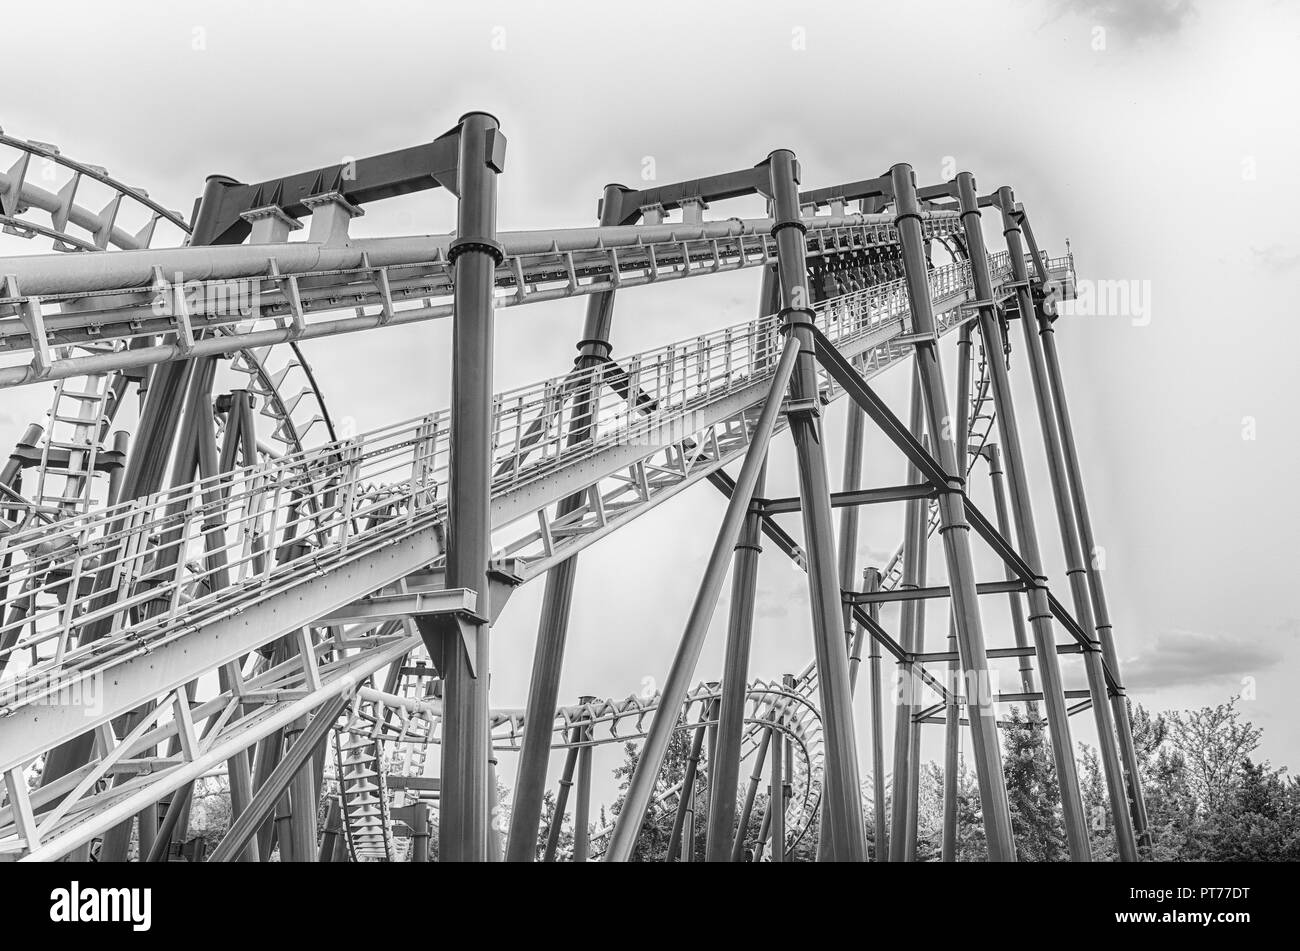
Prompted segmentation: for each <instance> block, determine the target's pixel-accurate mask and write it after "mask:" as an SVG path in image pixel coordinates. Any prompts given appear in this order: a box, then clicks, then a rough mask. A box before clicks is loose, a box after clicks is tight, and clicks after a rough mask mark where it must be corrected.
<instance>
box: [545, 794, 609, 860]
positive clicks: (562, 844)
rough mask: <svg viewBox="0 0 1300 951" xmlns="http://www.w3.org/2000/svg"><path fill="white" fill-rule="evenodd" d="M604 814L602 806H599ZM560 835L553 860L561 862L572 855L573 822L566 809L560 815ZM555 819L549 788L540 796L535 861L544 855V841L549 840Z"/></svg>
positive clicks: (553, 797)
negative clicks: (539, 817)
mask: <svg viewBox="0 0 1300 951" xmlns="http://www.w3.org/2000/svg"><path fill="white" fill-rule="evenodd" d="M601 813H602V815H603V814H604V807H603V806H602V807H601ZM560 818H561V821H560V835H559V838H558V840H557V841H556V845H555V861H557V862H562V861H564V860H565V859H566V858H569V859H571V858H572V857H573V822H572V820H571V819H570V817H569V814H568V812H567V811H566V812H565V814H564V815H563V816H561V817H560ZM554 821H555V794H554V793H552V792H551V791H550V790H549V789H548V790H547V791H546V794H545V795H544V796H542V821H541V824H540V825H539V827H538V835H537V861H539V862H540V861H542V859H543V858H545V856H546V843H547V842H549V841H550V840H551V823H553V822H554Z"/></svg>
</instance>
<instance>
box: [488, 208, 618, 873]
mask: <svg viewBox="0 0 1300 951" xmlns="http://www.w3.org/2000/svg"><path fill="white" fill-rule="evenodd" d="M623 191H624V188H623V186H621V185H606V186H605V195H604V199H603V201H602V202H601V206H600V208H601V210H600V223H601V225H602V226H605V225H614V224H617V223H618V221H619V215H620V213H621V202H620V201H619V199H620V197H621V195H622V193H623ZM613 319H614V291H613V290H608V291H601V292H600V293H598V294H593V295H591V297H590V298H588V300H587V316H586V322H585V324H584V326H583V334H582V341H581V342H580V343H579V344H578V357H577V359H576V360H575V361H574V367H575V369H576V370H577V371H579V372H581V371H584V370H588V371H589V370H594V369H595V368H596V367H599V366H601V365H602V364H604V362H605V361H606V360H607V359H608V357H609V350H610V347H609V334H610V327H611V325H612V323H613ZM599 403H600V394H599V392H596V391H595V389H594V387H593V388H579V389H578V391H577V394H576V395H575V397H574V406H573V412H572V416H571V417H570V420H571V422H570V427H569V444H570V445H571V446H575V445H578V444H580V443H581V442H582V441H583V440H585V439H587V438H588V436H589V435H590V433H591V430H592V426H593V423H594V421H595V420H594V413H595V411H596V409H597V408H598V406H599ZM585 499H586V493H583V492H580V493H577V494H575V495H571V496H569V497H568V498H566V499H563V500H562V501H561V502H560V504H559V506H558V507H557V512H556V516H557V518H558V517H563V516H565V515H568V514H569V513H571V512H573V511H575V510H576V509H577V508H579V507H580V506H581V505H582V504H583V502H584V501H585ZM577 571H578V556H577V555H576V554H575V555H573V556H572V557H570V558H566V559H564V560H563V561H561V562H559V563H558V564H556V565H554V566H552V567H551V569H550V570H549V571H547V573H546V588H545V590H544V591H543V593H542V610H541V615H540V617H539V619H538V625H537V647H536V648H535V649H534V654H533V672H532V678H531V680H530V681H529V684H528V707H527V711H526V713H525V716H524V737H523V741H522V743H521V748H520V752H519V767H518V771H517V773H516V779H515V796H514V802H513V804H512V808H511V810H510V833H509V836H508V838H507V842H506V861H509V862H531V861H533V859H534V857H535V856H536V854H537V829H538V825H539V824H540V822H541V818H542V797H543V796H544V795H545V792H546V768H547V765H548V764H549V762H550V758H551V726H552V721H553V720H554V718H555V709H556V703H557V701H558V699H559V691H560V673H561V670H562V669H563V666H564V648H565V643H566V641H567V640H568V634H569V614H570V608H571V606H572V604H573V586H574V583H575V581H576V580H577Z"/></svg>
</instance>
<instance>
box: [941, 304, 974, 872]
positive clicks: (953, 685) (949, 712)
mask: <svg viewBox="0 0 1300 951" xmlns="http://www.w3.org/2000/svg"><path fill="white" fill-rule="evenodd" d="M970 368H971V324H970V322H969V321H967V322H966V323H964V324H962V325H961V330H960V331H959V332H958V337H957V425H956V427H955V428H954V430H953V438H954V439H956V441H957V449H956V453H957V462H958V464H959V465H960V466H961V467H962V471H963V472H966V471H968V470H969V468H970V445H969V442H970V411H971V393H970V378H971V372H970ZM948 650H949V652H950V653H952V654H953V655H954V657H955V656H956V654H957V622H956V621H955V620H954V619H953V617H952V609H951V606H949V612H948ZM960 680H961V665H960V664H959V663H958V662H957V661H956V660H950V661H949V662H948V691H949V693H948V703H947V705H946V708H945V711H944V724H943V836H942V841H941V843H940V850H939V855H940V860H941V861H944V862H955V861H956V860H957V770H958V764H959V762H960V759H961V707H962V705H961V688H960V687H959V686H958V684H959V682H960Z"/></svg>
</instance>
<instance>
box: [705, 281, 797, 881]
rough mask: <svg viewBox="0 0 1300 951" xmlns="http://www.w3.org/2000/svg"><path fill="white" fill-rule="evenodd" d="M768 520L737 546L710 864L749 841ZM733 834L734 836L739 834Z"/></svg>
mask: <svg viewBox="0 0 1300 951" xmlns="http://www.w3.org/2000/svg"><path fill="white" fill-rule="evenodd" d="M778 306H779V304H778V295H777V277H776V272H775V271H773V270H772V269H771V268H765V269H764V270H763V285H762V288H761V290H760V292H759V311H760V314H759V316H760V317H761V316H764V315H766V314H771V313H775V312H776V309H777V307H778ZM766 485H767V463H766V457H764V464H763V466H762V468H761V469H760V470H759V473H758V478H757V480H756V481H755V483H754V494H755V495H756V496H761V495H762V494H763V491H764V487H765V486H766ZM762 541H763V517H762V515H761V514H760V513H759V512H757V511H755V510H754V509H753V507H752V506H751V508H750V510H749V511H748V512H747V513H746V515H745V524H744V528H743V529H742V530H741V535H740V539H739V540H738V541H737V542H736V549H735V551H736V553H735V565H734V568H733V570H732V587H731V615H730V618H729V620H728V624H727V645H726V652H725V657H724V660H723V665H722V689H721V696H720V698H719V710H718V730H717V735H718V744H717V750H716V751H715V752H716V756H715V757H713V758H711V759H710V762H709V774H710V777H711V781H710V795H709V818H708V827H707V829H706V838H705V861H707V862H725V861H727V860H728V859H730V860H731V861H737V859H736V858H735V855H736V849H735V847H734V842H733V834H734V835H735V837H737V838H739V839H741V840H743V839H744V835H745V827H744V824H743V822H742V824H741V825H740V827H739V829H736V793H737V787H738V785H739V783H740V757H741V745H742V743H743V741H744V733H745V693H746V687H747V686H748V682H749V652H750V645H751V642H752V639H753V632H754V602H755V598H756V595H757V583H758V563H759V555H760V554H761V553H762V551H763V547H762ZM733 830H735V831H734V833H733Z"/></svg>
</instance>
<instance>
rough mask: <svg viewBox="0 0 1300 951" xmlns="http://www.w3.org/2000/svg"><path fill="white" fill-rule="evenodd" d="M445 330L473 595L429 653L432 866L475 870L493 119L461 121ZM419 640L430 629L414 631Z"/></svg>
mask: <svg viewBox="0 0 1300 951" xmlns="http://www.w3.org/2000/svg"><path fill="white" fill-rule="evenodd" d="M459 139H460V141H459V153H458V167H457V182H458V186H459V187H458V192H459V194H458V196H457V197H458V198H459V206H458V209H457V215H456V234H457V237H456V239H455V240H454V241H453V242H452V244H451V248H450V250H449V251H448V254H447V256H448V259H449V260H451V261H452V262H453V264H454V266H455V290H454V295H455V296H454V316H453V322H452V391H451V394H452V395H451V418H452V432H451V462H450V467H449V476H448V483H449V497H450V498H449V502H448V544H447V586H448V587H453V588H455V587H463V588H469V589H471V590H473V591H475V592H477V594H478V606H477V613H476V615H474V616H466V615H460V616H456V617H454V618H450V619H449V623H444V624H439V625H437V628H438V629H437V631H436V633H435V636H434V637H433V641H434V643H432V644H430V654H431V655H432V656H433V657H435V658H436V659H437V661H438V666H439V672H440V673H441V674H442V679H443V720H442V785H441V791H440V794H439V807H438V817H439V818H438V849H439V859H440V860H441V861H448V862H482V861H486V859H487V857H488V822H489V811H490V803H491V799H492V797H493V796H494V795H495V790H491V791H489V789H488V749H489V746H488V744H489V742H490V736H489V723H488V662H489V656H490V655H489V650H488V632H489V625H488V622H487V620H486V619H487V617H488V616H489V611H488V605H487V598H488V579H487V572H488V562H489V559H490V558H491V555H492V541H491V521H490V514H491V513H490V501H491V492H492V432H493V425H492V336H493V335H492V323H493V319H492V308H493V285H494V279H495V273H496V266H497V265H498V264H499V263H500V262H501V260H502V252H501V247H500V245H498V244H497V241H496V227H497V226H496V218H497V214H496V211H497V207H496V198H497V181H496V177H497V175H498V174H499V173H500V172H501V170H502V167H503V165H504V161H505V138H504V137H503V136H502V135H501V132H500V129H499V128H498V123H497V120H496V119H495V118H494V117H493V116H490V115H488V114H487V113H485V112H471V113H469V114H467V115H465V116H463V117H461V120H460V128H459ZM421 630H422V633H424V635H425V638H426V640H428V639H430V633H429V630H428V629H426V628H425V626H423V625H422V626H421Z"/></svg>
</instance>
